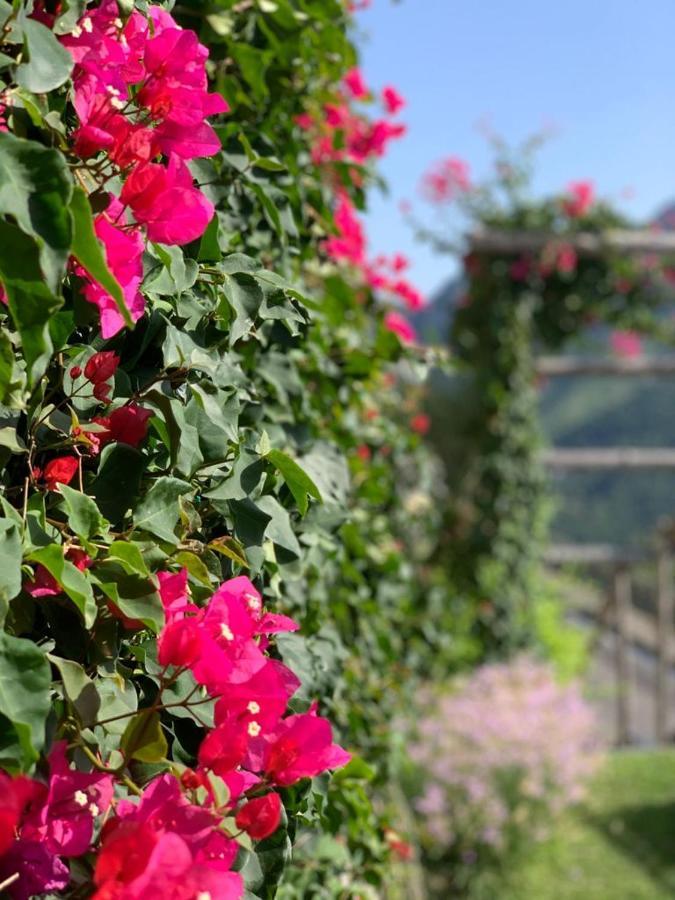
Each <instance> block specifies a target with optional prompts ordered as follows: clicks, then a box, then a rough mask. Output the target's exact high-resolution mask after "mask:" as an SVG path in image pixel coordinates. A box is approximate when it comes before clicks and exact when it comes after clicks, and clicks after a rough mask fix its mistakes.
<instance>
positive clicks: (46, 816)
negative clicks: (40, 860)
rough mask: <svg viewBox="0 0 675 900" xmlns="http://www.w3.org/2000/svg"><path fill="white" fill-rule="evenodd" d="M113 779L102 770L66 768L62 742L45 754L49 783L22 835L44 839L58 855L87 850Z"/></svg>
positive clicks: (74, 853) (111, 791) (73, 853)
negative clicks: (47, 759)
mask: <svg viewBox="0 0 675 900" xmlns="http://www.w3.org/2000/svg"><path fill="white" fill-rule="evenodd" d="M112 796H113V779H112V776H111V775H106V774H104V773H102V772H93V773H91V774H88V773H86V772H78V771H76V770H72V769H71V768H70V767H69V764H68V759H67V757H66V742H65V741H58V742H57V743H56V744H54V746H53V748H52V750H51V753H50V754H49V783H48V792H47V796H46V798H45V801H44V803H43V804H42V805H41V807H40V808H39V810H37V811H35V812H33V813H32V814H31V815H29V816H28V818H27V819H26V822H25V824H24V828H23V832H22V833H23V834H25V835H26V836H28V837H30V838H33V839H35V840H40V841H44V842H45V845H46V847H47V849H48V850H49V851H50V852H51V853H54V854H56V855H58V856H66V857H74V856H81V855H82V854H83V853H85V852H86V851H87V850H88V849H89V845H90V843H91V838H92V834H93V831H94V820H95V819H96V818H97V817H98V816H100V815H103V814H104V813H106V812H107V810H108V808H109V807H110V803H111V801H112Z"/></svg>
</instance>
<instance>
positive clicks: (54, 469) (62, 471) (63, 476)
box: [36, 456, 80, 491]
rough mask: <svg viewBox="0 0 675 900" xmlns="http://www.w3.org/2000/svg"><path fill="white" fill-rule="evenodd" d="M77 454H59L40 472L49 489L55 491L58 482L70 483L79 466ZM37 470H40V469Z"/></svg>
mask: <svg viewBox="0 0 675 900" xmlns="http://www.w3.org/2000/svg"><path fill="white" fill-rule="evenodd" d="M79 465H80V463H79V460H78V458H77V457H76V456H57V457H56V459H52V460H50V461H49V462H48V463H47V465H46V466H45V467H44V470H43V471H42V472H41V473H40V475H41V477H42V480H43V481H44V483H45V485H46V487H47V490H48V491H55V490H56V485H57V484H70V482H71V481H72V480H73V478H74V477H75V473H76V472H77V470H78V468H79ZM36 472H40V470H39V469H37V470H36Z"/></svg>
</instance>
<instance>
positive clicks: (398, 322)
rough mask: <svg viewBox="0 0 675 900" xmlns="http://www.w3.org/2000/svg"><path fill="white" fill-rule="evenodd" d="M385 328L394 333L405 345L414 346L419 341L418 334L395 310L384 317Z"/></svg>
mask: <svg viewBox="0 0 675 900" xmlns="http://www.w3.org/2000/svg"><path fill="white" fill-rule="evenodd" d="M384 327H385V328H386V329H387V330H388V331H391V332H393V334H395V335H396V336H397V337H398V338H399V340H400V341H401V342H402V343H404V344H414V343H415V341H416V340H417V332H416V331H415V329H414V328H413V326H412V325H411V324H410V322H409V321H408V320H407V319H406V317H405V316H402V315H401V314H400V313H398V312H396V311H395V310H389V311H388V312H386V313H385V316H384Z"/></svg>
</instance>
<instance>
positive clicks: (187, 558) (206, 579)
mask: <svg viewBox="0 0 675 900" xmlns="http://www.w3.org/2000/svg"><path fill="white" fill-rule="evenodd" d="M173 559H174V561H175V562H177V563H178V565H180V566H183V567H184V568H186V569H187V570H188V572H189V573H190V575H191V576H192V577H193V578H194V579H195V581H198V582H199V583H200V584H203V585H204V587H207V588H210V587H212V584H211V577H210V575H209V570H208V569H207V568H206V566H205V565H204V563H203V562H202V561H201V559H200V558H199V557H198V556H197V554H196V553H191V552H190V551H189V550H181V552H180V553H177V554H176V555H175V556H174V557H173Z"/></svg>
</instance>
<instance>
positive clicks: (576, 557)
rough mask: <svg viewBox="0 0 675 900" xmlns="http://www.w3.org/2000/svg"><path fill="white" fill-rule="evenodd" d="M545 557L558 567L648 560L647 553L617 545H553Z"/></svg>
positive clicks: (546, 560) (618, 563) (545, 560)
mask: <svg viewBox="0 0 675 900" xmlns="http://www.w3.org/2000/svg"><path fill="white" fill-rule="evenodd" d="M543 556H544V562H547V563H549V564H550V565H557V566H559V565H565V564H567V563H584V564H588V565H593V564H603V563H613V564H615V565H621V564H628V563H635V562H642V561H643V560H645V559H647V558H648V557H647V555H646V554H645V553H643V552H642V551H640V550H637V549H636V548H634V547H620V546H617V545H615V544H551V545H550V546H549V547H547V548H546V550H545V551H544V554H543Z"/></svg>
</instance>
